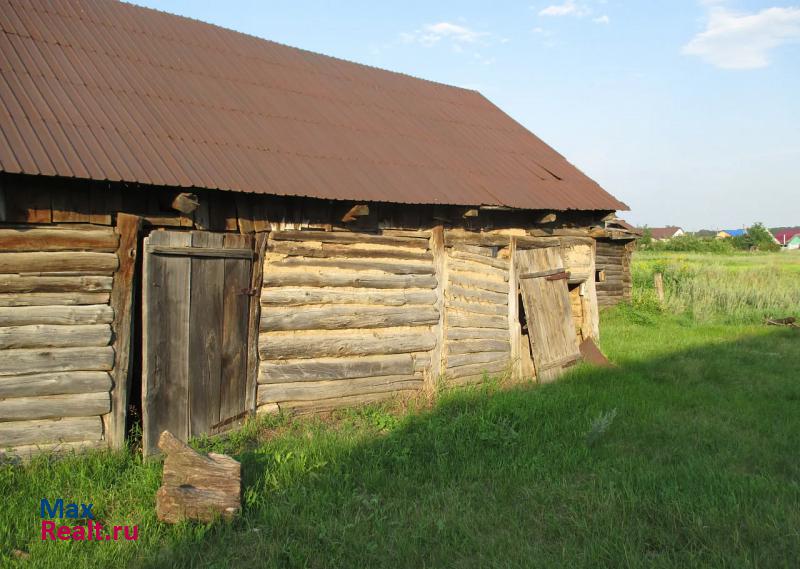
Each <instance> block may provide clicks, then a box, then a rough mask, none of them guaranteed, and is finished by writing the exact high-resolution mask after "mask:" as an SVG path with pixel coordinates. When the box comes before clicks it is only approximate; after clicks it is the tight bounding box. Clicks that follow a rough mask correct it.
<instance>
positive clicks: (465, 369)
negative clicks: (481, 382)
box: [447, 360, 509, 378]
mask: <svg viewBox="0 0 800 569" xmlns="http://www.w3.org/2000/svg"><path fill="white" fill-rule="evenodd" d="M508 369H509V362H508V360H506V361H497V362H489V363H481V364H473V365H465V366H461V367H455V368H451V369H448V370H447V377H449V378H461V377H475V376H478V377H482V376H484V375H489V376H494V375H497V374H503V373H505V372H507V371H508Z"/></svg>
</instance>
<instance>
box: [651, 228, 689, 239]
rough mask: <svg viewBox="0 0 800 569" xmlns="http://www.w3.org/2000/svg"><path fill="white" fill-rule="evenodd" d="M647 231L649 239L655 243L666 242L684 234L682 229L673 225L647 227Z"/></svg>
mask: <svg viewBox="0 0 800 569" xmlns="http://www.w3.org/2000/svg"><path fill="white" fill-rule="evenodd" d="M647 229H648V230H649V231H650V237H652V238H653V239H655V240H656V241H668V240H669V239H672V238H673V237H680V236H681V235H683V234H684V231H683V229H681V228H680V227H676V226H674V225H668V226H667V227H648V228H647Z"/></svg>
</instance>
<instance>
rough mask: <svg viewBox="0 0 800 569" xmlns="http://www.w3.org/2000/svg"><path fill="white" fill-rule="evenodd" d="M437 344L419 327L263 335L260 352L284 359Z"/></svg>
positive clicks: (418, 348)
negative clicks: (416, 328) (358, 331)
mask: <svg viewBox="0 0 800 569" xmlns="http://www.w3.org/2000/svg"><path fill="white" fill-rule="evenodd" d="M435 344H436V339H435V337H434V335H433V334H432V333H430V332H425V331H419V330H414V331H403V332H390V331H383V330H380V331H378V330H376V331H363V332H360V333H350V332H324V333H319V334H308V333H306V334H302V333H301V334H281V335H278V334H261V335H260V337H259V339H258V352H259V355H260V356H261V358H262V359H265V360H285V359H293V358H323V357H332V356H367V355H374V354H408V353H412V352H427V351H428V350H432V349H433V347H434V345H435Z"/></svg>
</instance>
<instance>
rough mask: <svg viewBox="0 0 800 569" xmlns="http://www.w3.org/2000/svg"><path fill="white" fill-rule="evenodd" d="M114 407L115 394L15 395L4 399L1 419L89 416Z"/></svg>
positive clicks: (1, 403) (106, 392) (1, 406)
mask: <svg viewBox="0 0 800 569" xmlns="http://www.w3.org/2000/svg"><path fill="white" fill-rule="evenodd" d="M110 410H111V394H110V393H109V392H108V391H99V392H96V393H72V394H69V395H45V396H43V397H14V398H11V399H2V400H0V422H2V421H27V420H33V419H54V418H56V417H89V416H92V415H103V414H105V413H108V412H109V411H110Z"/></svg>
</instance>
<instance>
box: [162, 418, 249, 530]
mask: <svg viewBox="0 0 800 569" xmlns="http://www.w3.org/2000/svg"><path fill="white" fill-rule="evenodd" d="M158 448H160V449H161V451H162V452H163V453H164V455H165V458H164V474H163V479H162V485H161V488H159V489H158V492H157V493H156V514H157V515H158V519H159V520H161V521H162V522H167V523H173V524H174V523H178V522H180V521H183V520H194V521H200V522H211V521H213V520H214V519H216V518H217V517H222V518H228V519H230V518H232V517H233V516H235V515H236V514H237V513H238V512H239V510H240V507H241V500H240V495H241V464H239V462H237V461H236V460H234V459H232V458H231V457H229V456H226V455H224V454H216V453H209V455H208V456H202V455H200V454H199V453H197V452H196V451H195V450H193V449H192V448H190V447H189V445H187V444H186V443H184V442H181V441H179V440H178V439H177V438H176V437H175V436H174V435H173V434H172V433H170V432H169V431H164V432H163V433H161V437H160V438H159V441H158Z"/></svg>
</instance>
